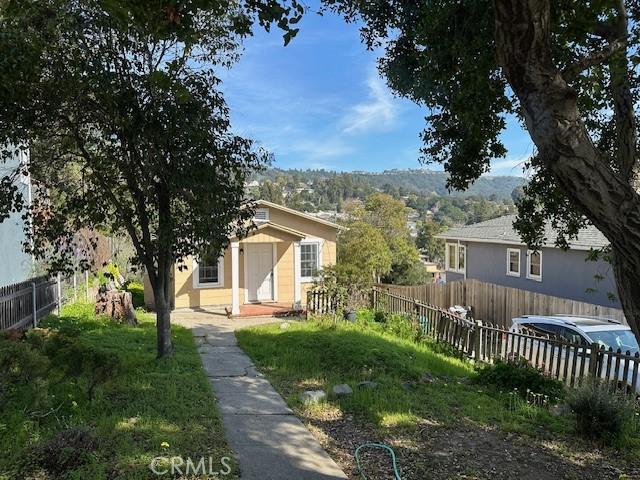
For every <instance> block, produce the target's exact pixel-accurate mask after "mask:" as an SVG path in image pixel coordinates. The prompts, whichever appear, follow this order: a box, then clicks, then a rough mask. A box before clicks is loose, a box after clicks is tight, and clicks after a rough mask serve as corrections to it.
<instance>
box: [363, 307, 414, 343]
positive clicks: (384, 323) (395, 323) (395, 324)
mask: <svg viewBox="0 0 640 480" xmlns="http://www.w3.org/2000/svg"><path fill="white" fill-rule="evenodd" d="M358 321H359V322H360V323H361V324H363V325H364V326H368V327H370V328H373V329H374V330H377V331H380V332H385V333H390V334H391V335H394V336H396V337H399V338H402V339H404V340H412V341H414V342H419V341H421V340H422V339H423V333H422V329H421V328H420V325H419V324H418V322H416V321H415V320H414V319H413V318H411V317H410V316H407V315H398V314H387V313H384V312H380V311H376V312H371V310H361V311H359V312H358Z"/></svg>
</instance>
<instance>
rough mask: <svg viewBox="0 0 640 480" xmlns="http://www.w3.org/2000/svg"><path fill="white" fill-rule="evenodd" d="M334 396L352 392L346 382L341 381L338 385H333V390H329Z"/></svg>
mask: <svg viewBox="0 0 640 480" xmlns="http://www.w3.org/2000/svg"><path fill="white" fill-rule="evenodd" d="M331 392H332V393H333V394H334V395H335V396H336V397H339V396H341V395H351V394H352V393H353V390H352V389H351V387H350V386H349V385H347V384H346V383H341V384H340V385H336V386H334V387H333V390H332V391H331Z"/></svg>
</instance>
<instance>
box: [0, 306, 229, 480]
mask: <svg viewBox="0 0 640 480" xmlns="http://www.w3.org/2000/svg"><path fill="white" fill-rule="evenodd" d="M137 314H138V320H139V321H140V326H139V327H136V328H133V327H129V326H125V325H120V324H115V323H113V322H111V321H108V320H106V319H103V318H96V316H95V314H94V313H93V305H91V304H73V305H67V306H65V307H64V308H63V311H62V316H60V317H56V316H52V317H49V318H47V319H46V320H45V321H44V322H43V326H44V327H45V328H42V329H36V330H30V331H29V332H27V334H26V336H25V337H22V336H21V337H19V338H14V337H12V339H7V338H3V339H2V340H0V357H1V358H3V359H4V358H5V356H4V352H5V350H4V349H5V347H6V346H9V347H10V350H9V353H10V358H13V359H14V360H13V361H12V362H13V364H14V365H15V363H16V362H18V363H20V365H22V366H21V367H19V368H18V367H14V368H12V369H10V370H11V371H13V372H16V373H15V375H14V376H13V377H11V378H12V379H11V390H10V391H11V395H10V396H9V397H7V398H8V400H7V401H4V402H0V451H1V452H2V455H0V478H2V479H4V478H7V479H9V478H11V479H13V478H38V479H43V480H53V479H62V478H65V479H85V478H86V479H101V478H108V477H109V476H113V475H115V477H117V478H121V479H123V480H140V479H146V478H149V461H150V459H151V458H153V457H155V456H157V455H159V454H160V453H161V452H162V453H164V454H167V455H170V456H173V455H181V456H187V455H194V453H193V452H196V453H195V454H197V455H202V452H206V454H207V455H211V456H212V457H213V458H220V457H222V456H230V451H229V449H228V447H227V445H226V442H225V439H224V436H223V434H222V425H221V422H220V419H219V417H218V414H217V412H216V411H215V409H213V408H211V406H212V405H214V399H213V396H212V393H211V389H210V386H209V384H208V382H207V378H206V375H205V373H204V371H203V369H202V363H201V361H200V356H199V354H198V352H197V350H196V347H195V345H194V342H193V336H192V335H191V332H190V331H188V330H186V329H184V328H181V327H179V326H175V327H174V328H173V329H172V336H173V341H174V344H175V346H176V352H175V354H174V356H173V357H171V358H169V359H163V360H161V361H158V360H157V359H156V353H155V349H156V333H155V325H154V319H153V317H152V316H151V315H149V314H147V313H144V312H138V313H137ZM21 352H22V353H21ZM24 352H27V354H28V355H29V357H31V356H32V355H34V354H36V355H37V362H35V363H34V362H32V361H31V360H29V361H28V362H26V361H23V360H21V359H23V358H26V357H25V354H24ZM16 357H18V360H15V358H16ZM39 364H42V365H43V367H42V368H41V367H37V365H39ZM114 364H118V365H119V368H118V369H117V375H115V376H114V375H112V372H113V370H112V369H111V367H112V366H113V365H114ZM106 367H109V368H108V370H107V369H106ZM94 369H95V370H96V371H95V372H93V371H91V370H94ZM25 374H28V378H29V380H28V381H25V378H27V377H26V376H25ZM36 374H37V375H36ZM105 374H107V375H105ZM6 378H7V376H6V375H4V374H3V373H2V372H0V381H4V380H5V379H6ZM39 379H42V380H43V381H44V383H40V381H39ZM91 383H93V384H94V385H96V387H95V390H94V394H93V399H92V400H90V399H89V397H88V395H87V389H88V387H89V386H90V384H91ZM185 392H187V393H186V394H185ZM33 393H37V394H38V395H39V396H40V397H39V398H35V397H33V396H32V395H33ZM162 442H167V443H168V444H169V445H170V447H169V448H168V449H167V450H165V451H163V450H162V449H161V447H160V444H161V443H162ZM115 477H114V478H115ZM196 478H201V477H196ZM202 478H203V479H204V476H203V477H202Z"/></svg>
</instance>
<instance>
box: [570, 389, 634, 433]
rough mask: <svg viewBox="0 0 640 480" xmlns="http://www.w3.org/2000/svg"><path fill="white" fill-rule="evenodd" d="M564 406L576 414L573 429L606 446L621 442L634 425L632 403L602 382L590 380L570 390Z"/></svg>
mask: <svg viewBox="0 0 640 480" xmlns="http://www.w3.org/2000/svg"><path fill="white" fill-rule="evenodd" d="M567 404H568V405H569V406H570V407H571V410H572V411H573V412H574V413H575V415H576V430H577V431H578V432H579V433H580V434H581V435H584V436H586V437H588V438H597V439H599V440H602V441H604V442H605V443H611V442H614V441H617V440H620V438H621V437H622V436H623V435H624V434H625V433H628V432H629V431H630V429H632V427H633V425H634V423H635V419H634V404H633V400H632V399H630V398H629V397H628V396H627V395H625V394H624V393H623V392H621V391H619V390H617V389H616V388H615V386H612V385H610V384H607V383H604V382H600V381H594V380H591V381H588V382H586V383H585V384H584V385H581V386H580V387H578V388H577V389H575V390H572V391H570V392H569V394H568V395H567Z"/></svg>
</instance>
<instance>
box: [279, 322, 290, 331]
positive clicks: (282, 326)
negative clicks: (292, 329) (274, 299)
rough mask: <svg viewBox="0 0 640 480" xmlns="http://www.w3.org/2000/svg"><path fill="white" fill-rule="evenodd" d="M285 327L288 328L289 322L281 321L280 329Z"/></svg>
mask: <svg viewBox="0 0 640 480" xmlns="http://www.w3.org/2000/svg"><path fill="white" fill-rule="evenodd" d="M287 328H289V322H282V323H281V324H280V330H286V329H287Z"/></svg>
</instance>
